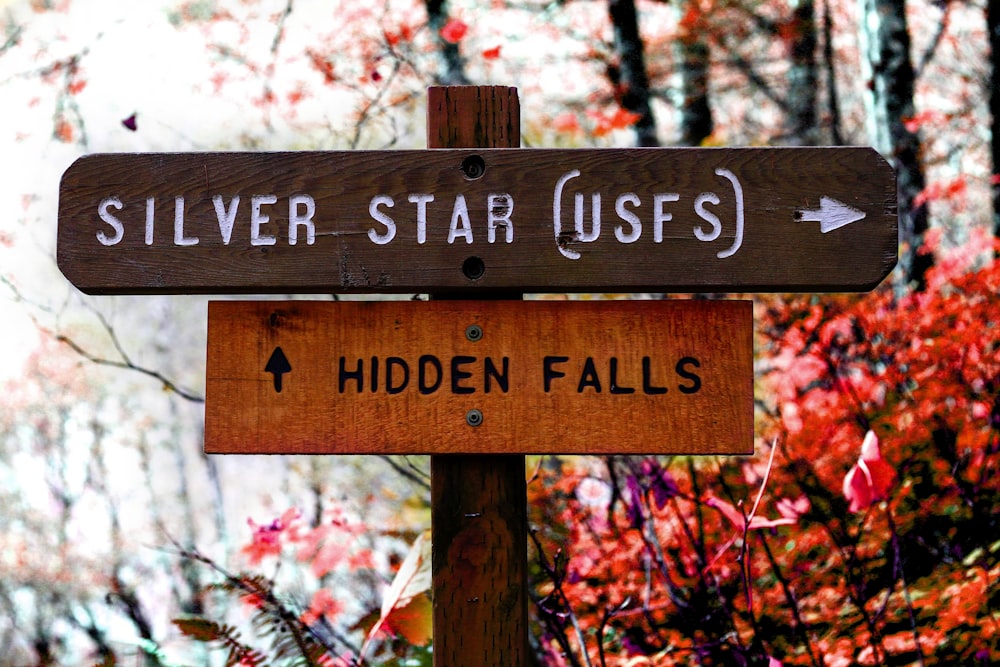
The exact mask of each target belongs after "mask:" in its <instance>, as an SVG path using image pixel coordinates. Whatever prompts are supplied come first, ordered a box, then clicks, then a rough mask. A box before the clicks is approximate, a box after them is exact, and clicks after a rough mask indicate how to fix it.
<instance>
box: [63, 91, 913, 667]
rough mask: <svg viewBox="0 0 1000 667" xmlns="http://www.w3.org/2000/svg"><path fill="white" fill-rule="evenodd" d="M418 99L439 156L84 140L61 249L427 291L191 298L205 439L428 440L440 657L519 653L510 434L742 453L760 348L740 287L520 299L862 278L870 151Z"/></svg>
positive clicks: (519, 485) (97, 259) (523, 567)
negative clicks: (585, 134)
mask: <svg viewBox="0 0 1000 667" xmlns="http://www.w3.org/2000/svg"><path fill="white" fill-rule="evenodd" d="M427 117H428V128H427V129H428V142H427V144H428V148H430V149H433V150H425V151H374V152H366V151H351V152H317V153H308V152H305V153H200V154H197V153H195V154H146V155H93V156H87V157H84V158H81V159H80V160H78V161H77V162H75V163H74V164H73V165H72V166H71V167H70V168H69V169H68V170H67V172H66V174H65V175H64V177H63V180H62V183H61V185H60V199H59V238H58V244H57V257H58V264H59V267H60V269H61V270H62V271H63V273H64V274H65V275H66V277H67V278H68V279H69V280H70V281H71V282H72V283H73V284H74V285H76V286H77V287H78V288H80V289H81V290H83V291H85V292H88V293H93V294H143V293H146V294H156V293H160V294H172V293H278V294H288V293H293V292H300V293H341V292H360V293H412V292H423V293H429V294H430V295H431V298H432V300H431V301H430V302H379V303H364V302H362V303H357V302H355V303H330V302H322V303H319V302H304V301H283V302H274V301H273V302H215V303H212V304H210V307H209V324H208V327H209V330H208V334H209V342H208V367H207V378H208V381H207V397H206V426H205V428H206V435H205V437H206V444H205V446H206V451H208V452H226V453H233V452H238V453H279V452H280V453H348V452H350V453H383V454H389V453H413V452H421V453H430V454H432V457H431V482H432V517H433V523H434V526H433V529H434V543H433V549H434V551H433V564H432V569H433V598H434V663H435V665H437V666H438V667H445V666H447V667H452V666H456V667H457V666H458V665H471V664H475V665H477V666H481V667H523V666H524V665H526V664H527V662H528V644H527V627H528V621H527V590H526V585H527V581H526V573H527V560H526V553H527V552H526V546H527V519H526V489H525V470H524V456H523V454H524V453H527V452H547V453H548V452H551V453H556V452H558V453H569V452H573V453H604V454H613V453H657V452H658V453H668V452H669V453H692V454H707V453H728V454H734V453H751V452H752V450H753V445H752V427H753V405H752V403H753V386H752V385H753V368H752V338H751V331H752V320H751V318H752V314H751V307H750V303H749V302H746V301H743V302H739V301H708V300H700V301H695V300H692V301H655V302H654V301H646V302H638V301H631V302H608V301H603V302H569V303H567V302H562V303H560V302H527V301H523V302H522V301H519V299H520V298H521V294H522V293H523V292H527V291H537V292H574V291H613V292H638V291H643V292H646V291H653V292H677V291H711V292H749V291H863V290H868V289H871V288H873V287H874V286H875V285H877V284H878V283H879V282H880V281H881V280H882V279H883V278H884V277H885V276H886V275H887V274H888V273H889V272H890V271H891V270H892V268H893V266H894V265H895V262H896V250H897V217H896V190H895V176H894V174H893V172H892V169H891V168H890V167H889V166H888V164H887V163H886V162H885V160H883V159H882V158H881V157H880V156H879V155H878V154H877V153H876V152H875V151H873V150H871V149H866V148H788V149H772V148H749V149H601V150H533V149H532V150H529V149H517V147H518V145H519V144H520V133H519V132H520V131H519V105H518V99H517V92H516V89H513V88H507V87H499V86H493V87H436V88H431V89H430V90H429V92H428V116H427ZM512 149H516V150H512ZM472 298H475V299H477V300H476V301H471V300H468V299H472ZM499 299H506V300H499Z"/></svg>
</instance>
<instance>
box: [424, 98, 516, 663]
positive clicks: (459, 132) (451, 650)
mask: <svg viewBox="0 0 1000 667" xmlns="http://www.w3.org/2000/svg"><path fill="white" fill-rule="evenodd" d="M520 141H521V136H520V105H519V103H518V98H517V89H516V88H509V87H507V86H448V87H433V88H430V89H429V90H428V95H427V147H428V148H517V147H518V146H519V145H520ZM487 270H488V269H487ZM501 296H502V297H504V298H520V295H519V294H505V295H501ZM432 297H436V298H448V296H447V295H432ZM456 437H461V435H460V434H456ZM431 517H432V519H431V520H432V524H433V557H432V568H433V597H434V665H435V667H467V666H468V665H476V666H477V667H523V666H524V665H526V664H527V656H528V641H527V639H528V634H527V633H528V603H527V599H528V598H527V568H528V552H527V548H528V545H527V541H528V519H527V488H526V484H525V469H524V456H514V455H470V456H466V455H461V456H459V455H450V456H449V455H437V456H432V457H431Z"/></svg>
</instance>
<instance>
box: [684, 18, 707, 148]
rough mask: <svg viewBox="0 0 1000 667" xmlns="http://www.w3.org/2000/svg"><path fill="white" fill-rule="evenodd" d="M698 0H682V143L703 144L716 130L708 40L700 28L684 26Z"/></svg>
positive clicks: (685, 144) (689, 144) (687, 144)
mask: <svg viewBox="0 0 1000 667" xmlns="http://www.w3.org/2000/svg"><path fill="white" fill-rule="evenodd" d="M695 1H696V0H681V2H680V3H679V6H678V10H679V11H678V17H679V20H680V22H681V24H682V30H681V31H680V38H679V39H678V40H677V47H676V48H677V63H678V67H679V69H680V71H679V75H680V95H679V97H680V104H679V107H680V113H681V145H683V146H700V145H701V143H702V142H703V141H705V139H707V138H708V137H710V136H711V135H712V132H713V131H714V130H715V121H714V120H713V118H712V108H711V106H710V105H709V102H708V64H709V63H708V59H709V51H708V42H707V41H705V37H704V35H703V34H701V31H699V30H698V29H696V28H695V29H685V28H683V26H684V23H685V21H686V19H687V17H689V16H690V14H691V12H695V11H698V10H697V7H696V6H695V5H694V4H693V3H694V2H695Z"/></svg>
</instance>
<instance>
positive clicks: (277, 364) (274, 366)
mask: <svg viewBox="0 0 1000 667" xmlns="http://www.w3.org/2000/svg"><path fill="white" fill-rule="evenodd" d="M291 370H292V365H291V364H290V363H288V357H286V356H285V353H284V352H282V351H281V348H280V347H276V348H274V352H272V353H271V358H270V359H268V360H267V365H266V366H264V372H265V373H273V374H274V390H275V391H276V392H278V393H279V394H280V393H281V376H282V375H284V374H285V373H290V372H291Z"/></svg>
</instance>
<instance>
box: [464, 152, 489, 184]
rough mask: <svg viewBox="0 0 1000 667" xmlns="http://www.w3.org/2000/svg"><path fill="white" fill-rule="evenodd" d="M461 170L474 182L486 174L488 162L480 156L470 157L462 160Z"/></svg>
mask: <svg viewBox="0 0 1000 667" xmlns="http://www.w3.org/2000/svg"><path fill="white" fill-rule="evenodd" d="M461 169H462V173H463V174H465V177H466V178H467V179H469V180H470V181H474V180H476V179H477V178H482V176H483V174H485V173H486V162H485V161H484V160H483V158H482V157H480V156H479V155H470V156H469V157H467V158H465V159H464V160H462V167H461Z"/></svg>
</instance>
